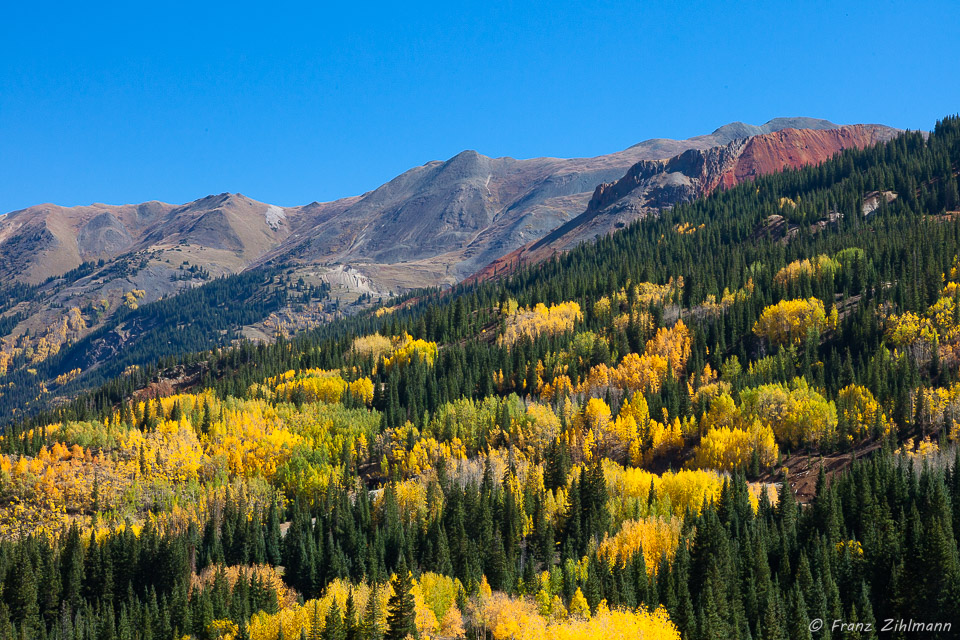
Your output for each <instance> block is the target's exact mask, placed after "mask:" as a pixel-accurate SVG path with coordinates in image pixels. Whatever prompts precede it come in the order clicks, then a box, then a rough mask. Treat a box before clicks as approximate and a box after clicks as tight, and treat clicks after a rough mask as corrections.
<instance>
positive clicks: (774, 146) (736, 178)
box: [720, 124, 890, 188]
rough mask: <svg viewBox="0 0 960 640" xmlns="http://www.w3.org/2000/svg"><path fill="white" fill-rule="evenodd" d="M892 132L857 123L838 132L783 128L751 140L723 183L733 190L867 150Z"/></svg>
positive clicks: (841, 128) (722, 179)
mask: <svg viewBox="0 0 960 640" xmlns="http://www.w3.org/2000/svg"><path fill="white" fill-rule="evenodd" d="M889 132H890V129H889V128H888V127H882V126H879V125H867V124H856V125H850V126H845V127H840V128H838V129H829V130H814V129H783V130H782V131H776V132H774V133H767V134H764V135H760V136H755V137H753V138H751V139H750V141H749V142H748V143H747V146H746V147H745V148H744V150H743V153H742V154H741V155H740V158H739V159H738V160H737V163H736V166H735V167H734V168H733V169H732V170H729V171H726V172H724V174H723V176H722V177H721V179H720V184H721V185H722V186H723V187H724V188H730V187H733V186H735V185H738V184H740V183H741V182H744V181H745V180H752V179H753V178H755V177H757V176H761V175H765V174H768V173H774V172H776V171H783V170H784V169H797V168H799V167H803V166H806V165H811V164H819V163H821V162H823V161H824V160H828V159H829V158H831V157H832V156H833V155H835V154H837V153H839V152H840V151H843V150H844V149H854V148H863V147H868V146H870V145H873V144H876V143H877V142H882V141H884V140H889V139H890V133H889Z"/></svg>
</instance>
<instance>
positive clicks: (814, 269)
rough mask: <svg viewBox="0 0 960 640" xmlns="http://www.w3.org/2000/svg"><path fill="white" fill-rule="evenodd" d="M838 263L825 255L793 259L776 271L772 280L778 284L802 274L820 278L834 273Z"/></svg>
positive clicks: (798, 277)
mask: <svg viewBox="0 0 960 640" xmlns="http://www.w3.org/2000/svg"><path fill="white" fill-rule="evenodd" d="M839 268H840V263H839V262H837V261H836V260H834V259H833V258H831V257H830V256H827V255H822V254H821V255H818V256H817V257H815V258H814V259H813V260H812V261H811V260H809V259H804V260H794V261H793V262H791V263H790V264H788V265H787V266H785V267H784V268H782V269H780V271H778V272H777V275H775V276H774V277H773V281H774V282H776V283H777V284H780V285H787V284H789V283H791V282H796V281H797V280H799V279H800V278H801V277H802V276H806V277H808V278H810V279H817V278H822V277H825V276H830V275H833V274H834V273H836V271H837V269H839Z"/></svg>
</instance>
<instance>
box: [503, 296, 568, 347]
mask: <svg viewBox="0 0 960 640" xmlns="http://www.w3.org/2000/svg"><path fill="white" fill-rule="evenodd" d="M582 318H583V314H582V313H580V305H579V304H577V303H576V302H561V303H560V304H552V305H550V306H549V307H547V306H546V305H544V304H542V303H538V304H537V305H536V306H534V307H533V308H532V309H527V308H520V309H517V311H515V312H514V313H512V314H510V315H509V316H508V317H507V325H506V329H505V330H504V332H503V335H501V336H500V337H499V338H498V339H497V341H498V343H499V344H502V345H512V344H514V343H515V342H516V341H517V340H519V339H520V338H521V337H524V336H526V337H528V338H536V337H538V336H540V335H554V334H557V333H565V332H567V331H573V327H574V325H575V324H576V323H577V322H578V321H579V320H581V319H582Z"/></svg>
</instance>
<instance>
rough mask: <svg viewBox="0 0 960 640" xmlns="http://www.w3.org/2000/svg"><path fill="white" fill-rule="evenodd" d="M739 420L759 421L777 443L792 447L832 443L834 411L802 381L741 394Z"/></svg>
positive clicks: (766, 386) (828, 402)
mask: <svg viewBox="0 0 960 640" xmlns="http://www.w3.org/2000/svg"><path fill="white" fill-rule="evenodd" d="M739 411H740V413H741V418H742V420H743V421H744V422H745V423H746V424H751V425H752V424H753V421H754V420H758V421H759V422H760V424H761V425H762V426H767V427H770V428H771V429H773V433H774V435H775V436H776V438H777V441H779V442H780V443H783V444H787V445H790V446H792V447H796V446H800V445H812V446H820V445H821V444H825V445H826V444H830V443H832V442H833V441H834V438H835V436H836V429H837V409H836V406H834V404H833V402H830V401H828V400H827V399H826V398H824V397H823V396H822V395H820V394H819V393H817V392H816V391H814V390H813V389H811V388H810V387H809V386H808V385H807V381H806V380H804V379H803V378H796V379H795V380H794V381H793V382H792V383H791V384H789V385H786V384H782V383H777V384H767V385H762V386H759V387H754V388H751V389H744V390H743V391H741V393H740V407H739Z"/></svg>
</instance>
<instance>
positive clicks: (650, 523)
mask: <svg viewBox="0 0 960 640" xmlns="http://www.w3.org/2000/svg"><path fill="white" fill-rule="evenodd" d="M682 526H683V519H682V518H680V517H677V516H672V517H660V516H654V517H650V518H643V519H641V520H627V521H625V522H624V523H623V525H622V526H621V527H620V531H618V532H617V534H616V535H615V536H613V537H612V538H611V537H607V538H605V539H604V540H603V542H601V543H600V547H599V549H598V551H599V554H600V557H602V558H605V559H606V560H607V562H608V563H610V565H611V566H612V565H615V564H616V565H619V566H621V567H622V566H626V564H627V563H628V562H630V561H631V560H632V559H633V556H634V555H636V553H637V551H640V550H641V549H642V550H643V560H644V562H645V563H646V567H647V573H648V574H651V575H653V574H654V573H656V571H657V567H659V566H660V561H661V560H662V559H663V558H664V557H665V558H666V559H667V560H668V561H671V562H672V561H673V557H674V555H675V554H676V551H677V545H678V544H679V542H680V529H681V527H682Z"/></svg>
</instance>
